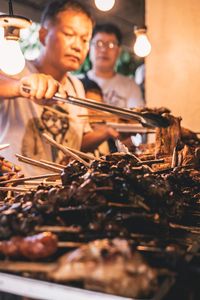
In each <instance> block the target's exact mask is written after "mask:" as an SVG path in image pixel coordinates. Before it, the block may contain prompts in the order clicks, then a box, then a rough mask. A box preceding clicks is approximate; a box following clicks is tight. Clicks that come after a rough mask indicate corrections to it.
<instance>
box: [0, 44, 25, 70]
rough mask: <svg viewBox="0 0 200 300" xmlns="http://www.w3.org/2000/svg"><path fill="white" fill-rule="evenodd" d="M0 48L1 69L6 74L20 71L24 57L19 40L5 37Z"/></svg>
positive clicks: (23, 63)
mask: <svg viewBox="0 0 200 300" xmlns="http://www.w3.org/2000/svg"><path fill="white" fill-rule="evenodd" d="M0 50H1V59H0V68H1V70H2V71H3V72H4V73H6V74H8V75H15V74H18V73H20V72H21V71H22V70H23V68H24V66H25V58H24V56H23V54H22V51H21V49H20V45H19V42H18V41H14V40H6V39H5V40H4V41H3V43H2V46H1V48H0ZM6 58H7V59H6Z"/></svg>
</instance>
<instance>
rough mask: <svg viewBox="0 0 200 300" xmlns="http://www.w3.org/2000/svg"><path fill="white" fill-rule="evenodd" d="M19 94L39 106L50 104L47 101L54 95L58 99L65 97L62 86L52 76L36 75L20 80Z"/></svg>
mask: <svg viewBox="0 0 200 300" xmlns="http://www.w3.org/2000/svg"><path fill="white" fill-rule="evenodd" d="M19 92H20V95H21V96H22V97H25V98H30V99H31V100H34V101H36V102H37V103H39V104H52V103H48V102H49V100H48V99H51V98H52V97H53V96H54V95H55V93H59V96H60V97H63V98H66V97H67V94H66V92H65V91H64V89H63V87H62V85H61V84H60V83H59V82H58V81H56V80H55V79H54V78H53V77H52V76H50V75H45V74H37V73H36V74H31V75H29V76H26V77H23V78H22V79H21V80H20V84H19ZM45 99H46V100H47V101H45ZM41 100H42V101H41Z"/></svg>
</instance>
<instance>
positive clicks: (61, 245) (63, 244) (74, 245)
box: [58, 242, 84, 248]
mask: <svg viewBox="0 0 200 300" xmlns="http://www.w3.org/2000/svg"><path fill="white" fill-rule="evenodd" d="M83 245H84V243H81V242H58V247H59V248H77V247H80V246H83Z"/></svg>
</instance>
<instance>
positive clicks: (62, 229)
mask: <svg viewBox="0 0 200 300" xmlns="http://www.w3.org/2000/svg"><path fill="white" fill-rule="evenodd" d="M35 230H36V231H38V232H43V231H51V232H54V233H59V232H65V233H80V232H82V229H81V227H79V226H76V227H74V226H36V227H35Z"/></svg>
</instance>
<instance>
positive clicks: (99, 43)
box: [91, 40, 119, 49]
mask: <svg viewBox="0 0 200 300" xmlns="http://www.w3.org/2000/svg"><path fill="white" fill-rule="evenodd" d="M91 45H93V46H94V47H96V48H98V49H102V48H106V49H115V48H117V47H118V46H119V43H117V42H104V41H102V40H97V41H94V42H92V43H91Z"/></svg>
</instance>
